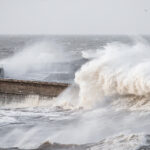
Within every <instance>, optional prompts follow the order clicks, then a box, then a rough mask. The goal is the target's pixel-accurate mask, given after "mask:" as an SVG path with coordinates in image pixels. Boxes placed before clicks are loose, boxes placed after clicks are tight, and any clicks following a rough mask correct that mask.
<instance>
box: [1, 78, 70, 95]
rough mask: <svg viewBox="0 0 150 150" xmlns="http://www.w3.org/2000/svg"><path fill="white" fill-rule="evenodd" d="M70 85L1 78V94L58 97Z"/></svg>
mask: <svg viewBox="0 0 150 150" xmlns="http://www.w3.org/2000/svg"><path fill="white" fill-rule="evenodd" d="M68 86H69V84H65V83H49V82H40V81H25V80H14V79H0V94H8V95H39V96H43V97H44V96H46V97H56V96H58V95H59V94H60V93H61V92H62V91H63V90H65V89H66V88H67V87H68Z"/></svg>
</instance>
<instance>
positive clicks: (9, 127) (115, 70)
mask: <svg viewBox="0 0 150 150" xmlns="http://www.w3.org/2000/svg"><path fill="white" fill-rule="evenodd" d="M0 68H3V69H4V78H7V79H17V80H29V81H44V82H58V83H68V84H69V87H68V88H67V89H66V90H65V91H63V92H62V93H61V94H60V95H59V96H58V97H53V98H41V97H39V96H38V95H28V96H27V97H25V98H24V97H20V98H19V99H18V98H15V97H11V98H10V99H9V98H8V99H5V98H4V97H1V98H0V150H150V36H149V35H138V36H135V35H134V36H131V35H0Z"/></svg>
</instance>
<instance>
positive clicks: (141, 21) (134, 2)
mask: <svg viewBox="0 0 150 150" xmlns="http://www.w3.org/2000/svg"><path fill="white" fill-rule="evenodd" d="M0 34H150V0H0Z"/></svg>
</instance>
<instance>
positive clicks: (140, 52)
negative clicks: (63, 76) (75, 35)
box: [75, 42, 150, 106]
mask: <svg viewBox="0 0 150 150" xmlns="http://www.w3.org/2000/svg"><path fill="white" fill-rule="evenodd" d="M84 56H86V58H89V59H91V60H90V61H89V62H88V63H86V64H85V65H83V66H82V67H81V69H80V70H79V71H78V72H77V73H76V76H75V82H76V83H77V84H78V85H79V88H80V93H79V96H80V101H79V105H81V106H85V105H89V106H91V105H92V104H94V103H95V102H97V101H99V100H100V99H101V98H102V97H104V96H112V95H136V96H141V95H142V96H143V95H149V94H150V46H149V45H148V44H146V43H144V44H143V43H141V42H138V43H136V44H135V45H132V46H131V45H130V46H129V45H125V44H121V43H112V44H108V45H106V46H105V47H104V49H102V50H99V51H98V50H97V51H96V52H95V54H94V55H92V57H91V55H88V53H87V54H86V52H84Z"/></svg>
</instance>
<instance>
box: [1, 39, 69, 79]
mask: <svg viewBox="0 0 150 150" xmlns="http://www.w3.org/2000/svg"><path fill="white" fill-rule="evenodd" d="M70 60H71V57H70V54H69V53H66V52H65V51H64V49H63V48H62V47H61V46H58V45H57V44H56V43H55V42H48V41H42V42H38V43H33V44H31V45H28V46H26V47H25V48H23V49H22V50H20V51H19V52H17V53H15V54H14V55H13V56H11V57H8V58H6V59H4V60H2V61H1V62H0V64H3V67H4V69H5V74H6V76H8V77H11V78H14V77H15V78H20V77H21V78H22V79H24V78H26V76H27V75H28V74H27V73H28V72H40V73H41V72H44V71H45V70H46V69H47V68H48V66H49V65H51V64H52V63H61V62H66V61H70ZM46 71H47V70H46Z"/></svg>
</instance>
